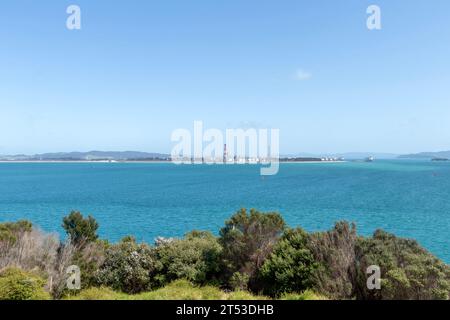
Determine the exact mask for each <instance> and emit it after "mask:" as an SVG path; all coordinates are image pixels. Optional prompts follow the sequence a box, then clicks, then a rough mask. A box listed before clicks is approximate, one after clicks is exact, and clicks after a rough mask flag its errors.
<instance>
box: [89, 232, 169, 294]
mask: <svg viewBox="0 0 450 320" xmlns="http://www.w3.org/2000/svg"><path fill="white" fill-rule="evenodd" d="M159 268H160V267H159ZM157 269H158V262H157V260H156V255H155V251H154V250H153V249H152V248H151V247H149V246H148V245H146V244H137V243H136V241H135V240H134V239H132V238H126V239H123V240H122V241H121V242H119V243H118V244H115V245H112V246H111V247H110V248H108V249H107V250H106V253H105V261H104V262H103V264H102V265H101V267H100V269H99V270H98V271H97V273H96V276H95V278H96V282H97V284H99V285H101V286H107V287H111V288H113V289H115V290H119V291H123V292H126V293H138V292H142V291H145V290H149V289H150V288H151V287H152V286H153V283H152V280H153V279H152V275H153V273H154V272H155V271H156V270H157Z"/></svg>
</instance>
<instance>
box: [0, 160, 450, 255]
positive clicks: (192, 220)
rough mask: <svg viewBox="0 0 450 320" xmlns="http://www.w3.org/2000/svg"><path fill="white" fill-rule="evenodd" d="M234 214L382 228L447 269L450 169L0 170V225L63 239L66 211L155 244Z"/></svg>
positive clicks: (116, 235)
mask: <svg viewBox="0 0 450 320" xmlns="http://www.w3.org/2000/svg"><path fill="white" fill-rule="evenodd" d="M240 208H248V209H250V208H255V209H258V210H260V211H264V212H269V211H276V212H279V213H280V214H282V216H283V217H284V219H285V220H286V222H287V224H288V225H289V226H291V227H297V226H300V227H302V228H304V229H306V230H308V231H323V230H328V229H330V228H332V227H333V225H334V223H335V222H336V221H342V220H345V221H349V222H354V223H356V225H357V230H358V233H359V234H361V235H370V234H372V233H373V232H374V231H375V230H376V229H384V230H386V231H388V232H392V233H394V234H396V235H398V236H401V237H406V238H412V239H416V240H417V241H418V242H419V243H420V244H421V245H422V246H423V247H425V248H426V249H427V250H429V251H430V252H432V253H433V254H435V255H436V256H438V257H439V258H441V259H442V260H443V261H445V262H446V263H450V162H431V161H426V160H379V161H374V162H352V161H349V162H340V163H331V162H330V163H282V164H281V165H280V170H279V173H278V174H277V175H274V176H261V175H260V167H259V166H258V165H175V164H172V163H95V162H87V163H0V222H6V221H17V220H21V219H27V220H30V221H32V222H33V224H34V225H35V226H38V227H39V228H41V229H43V230H44V231H47V232H55V233H58V234H59V235H61V237H64V232H63V229H62V227H61V224H62V218H63V217H64V216H65V215H67V214H69V213H70V212H71V211H72V210H76V211H80V212H82V213H83V214H84V215H92V216H93V217H94V218H95V219H96V220H97V221H98V223H99V225H100V228H99V234H100V237H101V238H104V239H108V240H110V241H112V242H115V241H118V240H120V239H121V238H122V237H124V236H126V235H133V236H134V237H135V238H136V239H137V240H138V241H146V242H149V243H153V241H154V239H155V238H156V237H159V236H161V237H181V236H183V235H184V234H185V233H186V232H189V231H191V230H194V229H195V230H209V231H211V232H213V233H215V234H217V233H218V231H219V229H220V228H221V227H222V226H223V225H224V221H225V220H226V219H227V218H229V217H230V216H231V215H232V214H233V213H234V212H236V211H237V210H239V209H240Z"/></svg>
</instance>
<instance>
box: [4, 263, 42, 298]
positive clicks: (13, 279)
mask: <svg viewBox="0 0 450 320" xmlns="http://www.w3.org/2000/svg"><path fill="white" fill-rule="evenodd" d="M45 283H46V281H45V280H44V279H42V278H41V277H39V276H37V275H34V274H32V273H28V272H25V271H22V270H20V269H16V268H8V269H6V270H4V271H2V272H1V273H0V300H48V299H50V294H49V293H48V292H46V291H45V290H44V286H45Z"/></svg>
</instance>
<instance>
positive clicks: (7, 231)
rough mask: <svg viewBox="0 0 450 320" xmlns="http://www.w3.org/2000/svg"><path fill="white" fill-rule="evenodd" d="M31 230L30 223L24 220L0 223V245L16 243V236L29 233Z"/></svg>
mask: <svg viewBox="0 0 450 320" xmlns="http://www.w3.org/2000/svg"><path fill="white" fill-rule="evenodd" d="M32 229H33V225H32V223H31V222H29V221H26V220H21V221H17V222H5V223H0V243H4V244H6V243H14V242H15V241H17V236H19V235H20V234H22V233H25V232H31V230H32Z"/></svg>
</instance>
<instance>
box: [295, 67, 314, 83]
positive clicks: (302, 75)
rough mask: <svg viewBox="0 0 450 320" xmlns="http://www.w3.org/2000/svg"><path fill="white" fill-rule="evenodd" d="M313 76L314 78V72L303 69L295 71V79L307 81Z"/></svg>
mask: <svg viewBox="0 0 450 320" xmlns="http://www.w3.org/2000/svg"><path fill="white" fill-rule="evenodd" d="M311 78H312V74H311V73H310V72H308V71H305V70H303V69H298V70H297V72H296V73H295V80H298V81H306V80H309V79H311Z"/></svg>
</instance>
